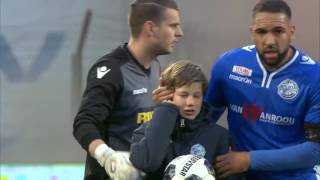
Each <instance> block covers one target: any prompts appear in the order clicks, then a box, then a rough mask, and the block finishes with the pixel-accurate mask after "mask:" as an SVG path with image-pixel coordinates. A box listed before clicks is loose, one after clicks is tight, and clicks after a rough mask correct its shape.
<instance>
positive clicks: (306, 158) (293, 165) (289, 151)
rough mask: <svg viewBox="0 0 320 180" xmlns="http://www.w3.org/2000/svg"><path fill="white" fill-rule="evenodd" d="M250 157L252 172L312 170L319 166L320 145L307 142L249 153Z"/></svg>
mask: <svg viewBox="0 0 320 180" xmlns="http://www.w3.org/2000/svg"><path fill="white" fill-rule="evenodd" d="M250 156H251V163H250V169H253V170H268V171H269V170H270V171H272V170H290V169H300V168H312V167H314V166H315V165H317V164H320V144H319V143H316V142H311V141H308V142H305V143H302V144H298V145H294V146H291V147H287V148H283V149H276V150H259V151H251V152H250Z"/></svg>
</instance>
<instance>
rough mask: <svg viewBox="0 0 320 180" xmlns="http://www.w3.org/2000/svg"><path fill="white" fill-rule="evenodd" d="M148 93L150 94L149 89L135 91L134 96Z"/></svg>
mask: <svg viewBox="0 0 320 180" xmlns="http://www.w3.org/2000/svg"><path fill="white" fill-rule="evenodd" d="M147 92H148V89H147V88H141V89H137V90H133V95H137V94H143V93H147Z"/></svg>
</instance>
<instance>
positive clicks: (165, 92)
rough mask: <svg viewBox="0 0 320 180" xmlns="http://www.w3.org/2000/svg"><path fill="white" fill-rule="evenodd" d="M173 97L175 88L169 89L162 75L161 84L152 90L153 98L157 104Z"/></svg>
mask: <svg viewBox="0 0 320 180" xmlns="http://www.w3.org/2000/svg"><path fill="white" fill-rule="evenodd" d="M172 97H173V90H169V89H167V87H166V86H164V84H163V82H162V79H161V77H160V85H159V86H158V88H157V89H155V90H154V91H152V99H153V102H155V103H156V104H159V103H161V102H164V101H166V100H170V99H172Z"/></svg>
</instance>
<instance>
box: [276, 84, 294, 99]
mask: <svg viewBox="0 0 320 180" xmlns="http://www.w3.org/2000/svg"><path fill="white" fill-rule="evenodd" d="M277 88H278V95H279V96H280V97H282V98H283V99H286V100H290V99H294V98H295V97H297V95H298V93H299V87H298V85H297V83H296V82H295V81H293V80H291V79H286V80H283V81H281V82H280V84H279V85H278V86H277Z"/></svg>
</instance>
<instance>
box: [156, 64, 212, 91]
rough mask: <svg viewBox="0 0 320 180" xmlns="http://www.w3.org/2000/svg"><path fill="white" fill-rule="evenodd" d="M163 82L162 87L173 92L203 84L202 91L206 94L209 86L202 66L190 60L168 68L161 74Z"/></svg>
mask: <svg viewBox="0 0 320 180" xmlns="http://www.w3.org/2000/svg"><path fill="white" fill-rule="evenodd" d="M161 80H162V83H163V84H162V85H164V86H166V87H167V88H168V89H171V90H174V89H176V88H177V87H181V86H184V85H190V84H191V83H194V82H201V83H202V90H203V92H205V90H206V89H207V86H208V80H207V78H206V77H205V75H204V74H203V72H202V71H201V68H200V66H198V65H195V64H193V63H192V62H191V61H190V60H180V61H177V62H175V63H173V64H171V65H170V66H168V67H167V68H166V69H165V70H164V71H163V72H162V73H161Z"/></svg>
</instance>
